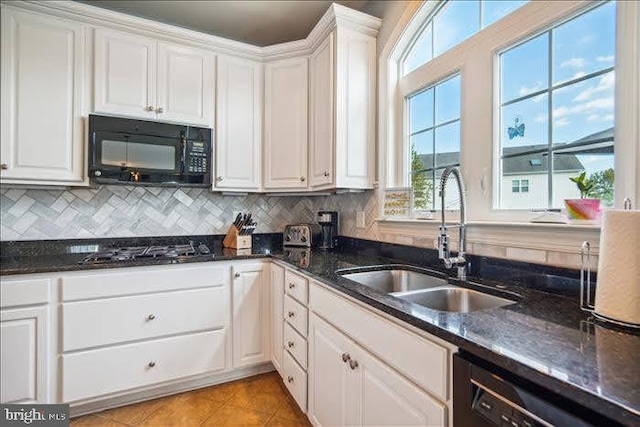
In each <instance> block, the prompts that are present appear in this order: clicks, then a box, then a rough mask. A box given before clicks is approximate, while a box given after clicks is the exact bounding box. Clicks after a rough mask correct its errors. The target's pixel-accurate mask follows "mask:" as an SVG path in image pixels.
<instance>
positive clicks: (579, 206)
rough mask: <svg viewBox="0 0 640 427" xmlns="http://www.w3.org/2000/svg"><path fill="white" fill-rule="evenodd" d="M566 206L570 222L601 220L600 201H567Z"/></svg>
mask: <svg viewBox="0 0 640 427" xmlns="http://www.w3.org/2000/svg"><path fill="white" fill-rule="evenodd" d="M564 206H565V207H566V208H567V217H568V218H569V219H570V220H591V221H593V220H598V219H600V214H601V211H600V199H565V200H564Z"/></svg>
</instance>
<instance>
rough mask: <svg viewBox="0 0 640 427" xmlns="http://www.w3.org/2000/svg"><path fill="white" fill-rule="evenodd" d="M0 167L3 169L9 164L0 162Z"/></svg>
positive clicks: (7, 167)
mask: <svg viewBox="0 0 640 427" xmlns="http://www.w3.org/2000/svg"><path fill="white" fill-rule="evenodd" d="M0 169H2V170H3V171H4V170H7V169H9V166H8V165H7V164H6V163H2V164H0Z"/></svg>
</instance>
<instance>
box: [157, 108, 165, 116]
mask: <svg viewBox="0 0 640 427" xmlns="http://www.w3.org/2000/svg"><path fill="white" fill-rule="evenodd" d="M156 113H158V114H162V113H164V108H162V107H158V108H156Z"/></svg>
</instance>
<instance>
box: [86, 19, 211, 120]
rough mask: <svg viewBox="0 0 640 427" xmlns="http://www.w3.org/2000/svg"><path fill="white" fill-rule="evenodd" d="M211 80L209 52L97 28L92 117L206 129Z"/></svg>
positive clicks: (209, 105) (208, 118)
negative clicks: (113, 116)
mask: <svg viewBox="0 0 640 427" xmlns="http://www.w3.org/2000/svg"><path fill="white" fill-rule="evenodd" d="M214 81H215V74H214V56H213V53H211V52H208V51H206V50H202V49H197V48H193V47H188V46H181V45H174V44H169V43H162V42H156V41H155V40H153V39H149V38H145V37H142V36H139V35H133V34H127V33H122V32H119V31H113V30H106V29H97V30H96V34H95V81H94V86H95V88H94V111H95V112H96V113H107V114H117V115H123V116H132V117H139V118H143V119H159V120H167V121H174V122H180V123H192V124H198V125H204V126H211V125H212V124H213V104H214Z"/></svg>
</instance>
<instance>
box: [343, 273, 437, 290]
mask: <svg viewBox="0 0 640 427" xmlns="http://www.w3.org/2000/svg"><path fill="white" fill-rule="evenodd" d="M338 273H339V274H340V275H341V276H342V277H344V278H347V279H349V280H353V281H354V282H358V283H360V284H362V285H365V286H368V287H370V288H373V289H375V290H377V291H379V292H382V293H385V294H389V293H392V292H405V291H414V290H416V289H426V288H433V287H439V286H444V285H446V284H447V280H446V279H445V278H442V277H434V276H432V275H429V274H425V273H420V272H418V271H413V270H408V269H404V268H402V267H391V268H388V269H385V270H375V271H363V272H354V273H349V272H347V271H345V272H344V273H340V272H338ZM436 274H437V273H436Z"/></svg>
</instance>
